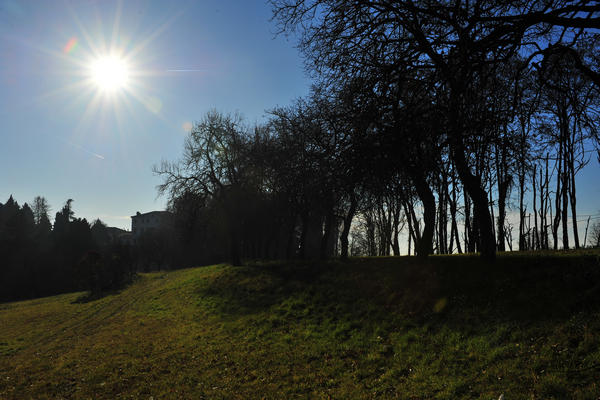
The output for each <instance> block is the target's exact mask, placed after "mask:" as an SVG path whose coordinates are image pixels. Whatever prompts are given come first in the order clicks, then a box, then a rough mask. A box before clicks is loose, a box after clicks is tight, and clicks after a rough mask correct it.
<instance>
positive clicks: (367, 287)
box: [0, 252, 600, 400]
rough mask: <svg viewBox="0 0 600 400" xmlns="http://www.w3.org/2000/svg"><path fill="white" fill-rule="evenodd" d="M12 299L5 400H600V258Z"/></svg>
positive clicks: (224, 277) (320, 268)
mask: <svg viewBox="0 0 600 400" xmlns="http://www.w3.org/2000/svg"><path fill="white" fill-rule="evenodd" d="M83 295H84V294H83V293H73V294H67V295H61V296H55V297H48V298H43V299H37V300H31V301H24V302H17V303H3V304H0V399H29V398H31V399H43V398H93V399H116V398H136V399H138V398H139V399H150V398H153V399H163V398H169V399H171V398H172V399H177V398H193V399H202V398H206V399H229V398H237V399H255V398H268V399H271V398H281V399H287V398H315V399H328V398H334V399H346V398H361V399H362V398H364V399H368V398H400V399H429V398H439V399H450V398H452V399H454V398H473V399H497V398H498V396H499V395H500V394H504V396H505V399H506V400H512V399H551V398H555V399H565V398H574V399H597V398H600V383H599V379H598V377H600V253H599V252H587V253H570V254H566V255H562V254H561V255H555V254H553V253H550V254H546V255H543V256H539V255H534V254H531V255H524V254H520V255H503V256H500V257H499V260H498V261H497V263H496V264H495V265H493V266H489V265H481V264H480V261H479V260H478V259H477V258H475V257H469V256H436V257H431V259H430V260H429V261H428V262H427V263H419V262H418V261H417V260H416V259H414V258H408V257H402V258H361V259H353V260H351V261H350V262H348V263H341V262H330V263H288V264H285V265H280V264H277V263H272V264H259V263H257V264H253V265H250V266H247V267H231V266H226V265H217V266H211V267H201V268H193V269H186V270H180V271H174V272H162V273H151V274H142V275H141V277H140V279H139V280H137V281H136V282H135V283H134V284H133V285H131V286H130V287H128V288H126V289H124V290H123V291H122V292H120V293H117V294H111V295H108V296H106V297H104V298H101V299H99V300H94V301H86V300H85V298H84V296H83Z"/></svg>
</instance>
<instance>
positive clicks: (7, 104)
mask: <svg viewBox="0 0 600 400" xmlns="http://www.w3.org/2000/svg"><path fill="white" fill-rule="evenodd" d="M270 19H271V10H270V8H269V6H268V4H266V2H262V1H258V2H256V1H250V2H249V1H227V2H221V1H216V0H215V1H202V2H198V1H176V2H164V1H160V2H159V1H92V2H81V1H42V2H21V1H15V0H0V54H1V56H0V128H1V129H0V203H4V202H6V200H7V199H8V197H9V196H10V195H11V194H12V195H13V196H14V197H15V199H16V200H17V201H18V202H19V204H23V203H25V202H28V203H31V201H32V200H33V198H34V197H35V196H36V195H41V196H45V197H46V198H47V199H48V201H49V203H50V205H51V218H52V219H53V217H54V213H56V212H57V211H59V210H60V208H61V207H62V206H63V205H64V203H65V201H66V200H67V199H74V202H73V210H74V212H75V215H76V216H77V217H85V218H87V219H88V220H93V219H95V218H100V219H102V220H103V221H104V222H106V223H107V224H108V225H110V226H117V227H121V228H127V229H130V227H131V219H130V216H131V215H134V214H135V212H136V211H142V212H145V211H151V210H161V209H164V207H165V205H166V198H164V197H157V192H156V185H157V184H159V183H160V179H159V178H158V177H156V176H154V175H153V174H152V166H153V165H154V164H156V163H159V162H160V161H161V160H162V159H167V160H174V159H177V158H178V157H179V156H180V155H181V151H182V148H183V140H184V138H185V136H186V134H187V133H188V132H189V130H190V128H191V126H192V124H193V122H195V121H197V120H199V119H200V118H202V116H203V115H204V114H205V113H206V112H207V111H208V110H210V109H213V108H215V109H218V110H220V111H223V112H236V111H239V112H240V113H242V114H243V115H244V116H245V117H246V119H247V121H248V122H249V123H254V122H258V121H263V120H264V118H265V117H264V116H265V110H268V109H270V108H273V107H275V106H277V105H286V104H289V103H290V101H291V100H293V99H294V98H296V97H298V96H304V95H306V94H307V93H308V90H309V87H310V80H309V79H308V78H307V77H306V75H305V72H304V69H303V61H302V58H301V57H300V55H299V53H298V51H297V49H296V48H295V47H294V44H295V39H294V38H289V39H286V38H285V37H282V36H277V37H275V35H274V31H275V27H274V25H273V23H271V22H270Z"/></svg>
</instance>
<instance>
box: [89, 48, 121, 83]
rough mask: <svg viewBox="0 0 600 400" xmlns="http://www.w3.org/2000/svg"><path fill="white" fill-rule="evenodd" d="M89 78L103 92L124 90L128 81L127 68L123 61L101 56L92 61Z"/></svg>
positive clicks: (110, 56) (113, 57)
mask: <svg viewBox="0 0 600 400" xmlns="http://www.w3.org/2000/svg"><path fill="white" fill-rule="evenodd" d="M90 77H91V79H92V81H93V82H94V83H95V84H96V85H97V87H98V89H99V90H101V91H103V92H114V91H117V90H120V89H126V88H127V83H128V81H129V67H128V65H127V63H126V62H125V60H124V59H122V58H119V57H117V56H113V55H109V56H101V57H98V58H97V59H95V60H94V61H92V63H91V66H90Z"/></svg>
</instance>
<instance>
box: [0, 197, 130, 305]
mask: <svg viewBox="0 0 600 400" xmlns="http://www.w3.org/2000/svg"><path fill="white" fill-rule="evenodd" d="M72 205H73V200H71V199H69V200H68V201H67V202H66V203H65V205H64V206H63V207H62V209H61V210H60V211H58V212H57V213H56V215H55V219H54V224H51V223H50V217H49V213H50V206H49V204H48V202H47V200H46V199H45V198H44V197H40V196H38V197H36V198H35V199H34V200H33V202H32V205H31V206H29V205H28V204H27V203H25V204H23V206H20V205H19V204H18V203H17V202H16V201H15V200H14V199H13V197H12V196H11V197H10V198H9V199H8V201H7V202H6V203H5V204H2V203H0V255H1V259H0V300H14V299H19V298H31V297H40V296H45V295H51V294H56V293H62V292H69V291H75V290H89V291H91V292H92V294H94V295H96V294H98V293H100V292H102V291H104V290H108V289H112V288H116V287H119V286H120V285H122V284H124V283H126V282H128V281H129V280H131V278H132V277H133V273H134V271H133V269H132V266H133V262H132V259H131V251H130V249H129V248H128V247H127V246H125V245H121V244H118V243H114V242H113V241H112V240H111V238H110V236H109V234H108V232H107V228H106V225H105V224H104V223H103V222H102V221H100V220H96V221H94V222H93V223H92V224H91V225H90V224H89V223H88V222H87V221H86V219H85V218H83V219H82V218H76V217H75V214H74V211H73V208H72Z"/></svg>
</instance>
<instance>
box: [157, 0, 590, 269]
mask: <svg viewBox="0 0 600 400" xmlns="http://www.w3.org/2000/svg"><path fill="white" fill-rule="evenodd" d="M272 5H273V10H274V19H275V20H276V21H278V23H279V27H280V28H281V32H282V33H283V32H291V31H293V32H297V33H298V34H299V37H300V43H299V47H300V49H301V50H302V51H303V54H304V55H305V58H306V65H307V69H308V70H309V71H310V72H311V73H312V74H313V76H314V77H315V85H314V88H313V91H312V93H311V95H310V96H309V97H308V98H305V99H299V100H297V101H296V102H294V104H292V105H291V106H289V107H281V108H276V109H273V110H271V111H270V118H269V121H268V122H267V123H265V124H264V125H261V126H257V127H253V128H250V127H248V126H246V125H245V124H244V123H243V121H242V119H241V118H240V117H239V116H237V115H222V114H219V113H217V112H214V111H213V112H210V113H208V114H207V115H206V116H205V117H204V119H202V120H201V121H200V122H199V123H197V124H196V125H195V126H194V128H193V129H192V131H191V133H190V136H189V137H188V140H187V142H186V144H185V151H184V156H183V159H182V160H181V161H179V162H175V163H169V162H163V163H162V164H161V165H159V166H157V167H155V172H156V173H158V174H160V175H162V176H163V177H164V182H163V184H162V185H161V186H160V187H159V190H160V191H161V192H162V193H168V194H169V195H170V199H171V201H170V204H171V207H172V208H173V210H174V211H175V212H176V214H177V213H179V212H180V210H185V211H181V212H184V213H186V212H187V213H190V212H191V213H195V214H194V218H196V219H193V218H187V217H182V218H181V219H182V220H183V221H192V220H194V221H200V220H201V221H202V222H201V223H200V222H198V225H197V229H193V228H192V227H191V226H190V225H189V222H186V223H188V226H187V228H186V229H187V231H185V234H184V233H181V235H182V237H186V238H187V239H186V240H189V243H190V249H193V248H199V246H200V247H201V246H203V245H202V243H206V240H205V239H206V238H217V237H218V238H220V239H223V240H225V239H226V240H225V241H226V243H227V248H224V247H223V246H219V245H218V243H223V240H219V241H217V244H216V245H211V246H210V248H208V249H205V250H208V251H209V253H213V254H214V257H218V255H223V254H227V255H229V256H230V258H231V259H232V260H233V261H234V262H235V263H239V262H240V259H241V257H276V258H289V257H301V258H315V257H321V258H327V257H330V256H332V255H333V254H335V253H336V252H339V253H340V254H341V255H342V257H346V256H347V255H348V254H349V252H350V251H355V252H361V253H366V254H370V255H387V254H391V253H393V254H399V252H400V243H399V239H398V238H399V233H400V232H401V231H402V230H403V229H404V230H405V231H406V232H407V233H406V236H407V237H408V248H409V249H410V250H409V252H416V254H418V255H421V256H426V255H428V254H431V253H432V252H434V251H435V252H438V253H451V252H455V251H458V252H463V251H468V252H480V253H481V255H482V256H483V257H484V258H486V259H493V258H494V257H495V254H496V251H498V250H499V251H503V250H506V249H507V247H508V249H512V248H513V243H516V245H517V246H518V248H519V249H544V248H555V249H556V248H561V247H562V248H570V247H571V246H574V247H576V248H578V247H580V246H582V245H583V244H584V243H581V240H580V238H579V227H578V225H577V224H578V215H577V202H576V200H577V192H576V185H575V183H576V175H577V173H578V172H579V171H580V170H581V169H582V168H583V167H584V166H585V165H586V164H587V163H588V162H589V161H590V159H591V158H592V157H593V158H596V157H597V158H598V161H600V150H599V134H598V128H597V127H598V122H599V121H598V118H599V114H598V110H599V108H598V105H599V100H600V97H599V94H600V93H599V89H600V79H599V77H600V74H599V72H598V71H599V69H598V68H599V67H600V60H599V58H598V54H600V53H599V52H598V43H599V42H598V40H599V39H600V36H599V35H598V33H597V28H598V27H600V23H599V21H600V18H599V15H600V5H599V4H598V3H597V2H595V1H585V0H583V1H578V2H570V1H545V2H523V1H505V2H501V3H498V2H495V1H484V0H479V1H474V2H463V1H450V0H449V1H442V2H440V1H435V2H434V1H425V0H424V1H388V0H380V1H362V0H355V1H338V0H275V1H273V2H272ZM513 201H515V202H516V203H517V204H516V205H514V207H513ZM190 202H191V203H190ZM183 204H186V205H185V206H183ZM190 204H195V206H190ZM509 209H515V210H516V211H517V212H518V216H519V217H518V232H517V231H516V228H515V229H513V226H512V224H511V223H510V221H509V220H508V219H507V210H509ZM181 215H183V214H181ZM532 217H533V218H532ZM353 221H354V224H352V222H353ZM513 231H514V232H513ZM586 231H587V230H586ZM180 232H184V231H181V230H180ZM200 232H201V233H200ZM186 235H187V236H186ZM194 235H195V236H194ZM570 238H572V240H573V241H572V242H571V239H570ZM584 240H585V241H587V238H585V239H584ZM209 241H210V240H209ZM191 243H196V245H192V244H191ZM217 253H218V255H217ZM203 254H207V253H203Z"/></svg>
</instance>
